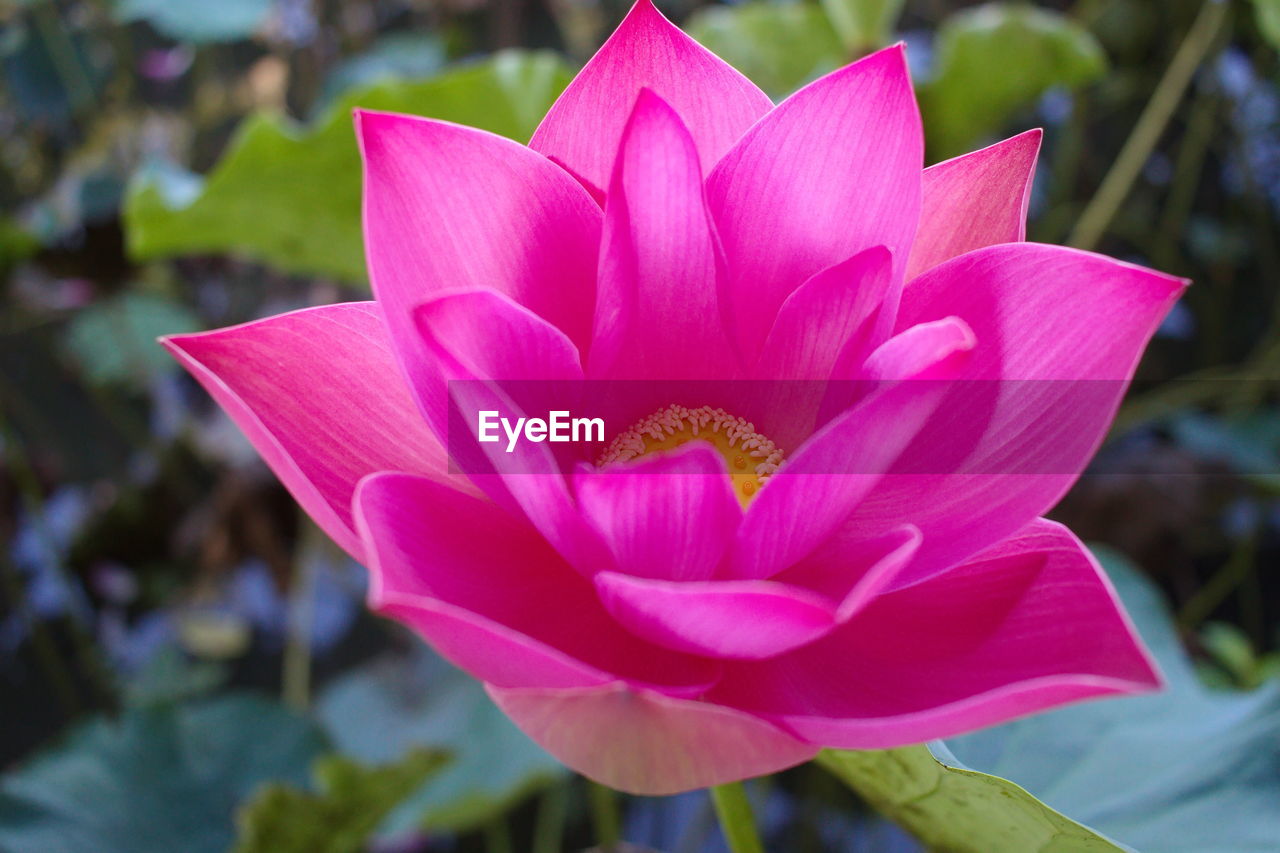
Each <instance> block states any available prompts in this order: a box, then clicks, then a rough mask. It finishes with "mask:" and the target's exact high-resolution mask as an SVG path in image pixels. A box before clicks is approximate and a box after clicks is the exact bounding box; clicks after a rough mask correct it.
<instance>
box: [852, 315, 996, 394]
mask: <svg viewBox="0 0 1280 853" xmlns="http://www.w3.org/2000/svg"><path fill="white" fill-rule="evenodd" d="M976 344H977V339H976V338H975V337H974V335H973V330H972V329H970V328H969V324H968V323H966V322H965V321H964V320H961V319H960V318H959V317H944V318H943V319H941V320H935V321H933V322H932V323H920V324H919V325H916V326H911V327H910V328H908V329H904V330H903V331H901V332H899V333H898V334H896V335H894V336H893V337H892V338H890V339H889V340H887V341H885V342H884V343H883V344H882V345H881V346H880V347H879V348H877V349H876V351H875V352H873V353H871V355H870V356H868V357H867V360H866V361H865V362H864V363H863V365H862V368H861V370H860V371H859V372H860V374H861V376H862V377H864V378H866V379H870V380H874V381H880V382H884V381H897V380H900V379H936V378H939V377H941V376H945V375H954V373H955V371H956V370H957V369H958V363H959V360H960V359H966V360H967V359H968V357H969V355H968V354H969V352H970V350H972V349H973V348H974V346H975V345H976Z"/></svg>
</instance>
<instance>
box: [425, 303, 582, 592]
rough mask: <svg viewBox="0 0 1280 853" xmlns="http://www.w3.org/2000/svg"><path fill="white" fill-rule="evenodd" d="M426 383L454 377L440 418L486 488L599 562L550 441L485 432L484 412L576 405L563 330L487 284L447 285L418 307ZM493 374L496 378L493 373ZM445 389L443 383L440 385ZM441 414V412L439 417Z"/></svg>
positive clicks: (571, 551) (578, 558) (550, 536)
mask: <svg viewBox="0 0 1280 853" xmlns="http://www.w3.org/2000/svg"><path fill="white" fill-rule="evenodd" d="M413 317H414V319H415V321H416V322H417V325H418V331H419V332H420V333H421V336H422V352H423V355H424V359H423V364H424V367H425V368H426V369H427V370H429V371H431V373H429V374H426V375H424V376H423V377H422V379H423V380H424V381H425V382H430V383H434V384H435V385H436V386H442V385H443V384H444V383H445V382H450V383H451V384H450V385H449V386H448V387H449V403H450V409H449V419H448V421H447V423H446V425H445V426H444V427H443V428H441V427H439V426H437V427H436V429H437V433H438V434H439V435H441V436H442V437H445V439H446V441H447V442H448V450H449V452H450V456H451V457H452V458H453V459H455V460H456V461H457V463H458V465H459V466H460V467H461V468H462V470H463V471H464V472H466V473H467V474H468V476H470V477H471V479H472V481H473V482H475V484H476V485H477V486H479V487H480V488H481V489H482V490H483V491H484V492H485V493H486V494H488V495H489V496H490V497H492V498H493V499H494V500H495V501H497V502H498V503H500V504H502V505H503V506H504V507H506V508H507V509H511V510H515V511H516V512H518V513H523V514H524V515H525V516H526V517H527V518H528V519H529V521H530V522H531V523H532V524H533V525H534V526H535V527H536V528H537V529H538V530H539V531H541V532H542V534H543V536H545V537H546V538H547V540H548V541H549V542H551V543H552V544H554V545H555V546H556V548H558V549H559V550H560V553H562V554H563V555H564V556H565V558H566V559H568V560H569V561H570V562H571V563H573V565H575V566H577V567H578V568H579V570H581V571H583V572H588V573H589V572H591V571H595V570H596V569H598V568H599V567H600V566H599V564H600V562H601V561H602V560H603V559H604V552H603V546H602V545H601V543H600V542H599V541H598V538H597V537H596V536H595V534H594V532H593V531H592V530H590V529H589V528H588V527H587V526H586V524H584V523H583V521H582V518H581V517H580V515H579V514H578V511H577V508H576V507H575V506H574V503H573V497H572V495H571V494H570V493H569V486H568V483H567V482H566V479H565V476H564V473H563V472H564V471H565V470H567V469H568V468H569V463H570V461H571V460H561V459H559V458H558V457H557V456H556V454H555V452H554V450H553V448H552V446H551V445H550V444H548V443H546V442H532V441H524V440H521V441H517V442H516V443H515V444H514V446H513V448H512V449H511V450H508V449H507V444H506V442H505V441H504V440H503V437H502V436H501V435H499V436H497V437H498V441H496V442H490V443H485V442H481V441H479V434H478V430H479V413H480V412H482V411H493V412H497V413H498V414H499V416H501V417H505V418H507V419H509V420H511V421H513V422H514V421H515V420H516V419H517V418H520V417H525V416H545V415H546V414H547V413H548V412H549V411H552V410H557V409H563V408H564V407H568V409H567V410H570V411H571V410H572V406H571V405H570V404H569V403H567V402H565V401H564V395H565V393H566V389H567V390H568V392H570V393H571V392H573V391H574V390H577V389H579V388H580V386H581V378H582V368H581V367H580V366H579V364H578V353H577V350H576V349H575V348H574V346H573V344H572V343H571V342H570V341H569V340H568V338H566V337H565V335H564V334H563V333H562V332H561V331H560V330H559V329H557V328H555V327H554V326H552V325H551V324H550V323H548V322H546V321H545V320H543V319H541V318H540V317H538V316H536V315H535V314H533V313H532V312H531V311H529V310H528V309H526V308H523V307H522V306H520V305H518V304H516V303H515V302H513V301H512V300H511V299H509V298H508V297H506V296H503V295H502V294H499V293H496V292H494V291H491V290H474V291H463V292H457V293H444V294H441V295H439V296H437V297H435V298H434V299H431V300H429V301H428V302H426V303H425V304H423V305H421V306H419V307H418V309H417V310H416V311H415V312H414V314H413ZM490 380H493V381H490ZM437 390H439V389H437ZM437 423H439V421H437Z"/></svg>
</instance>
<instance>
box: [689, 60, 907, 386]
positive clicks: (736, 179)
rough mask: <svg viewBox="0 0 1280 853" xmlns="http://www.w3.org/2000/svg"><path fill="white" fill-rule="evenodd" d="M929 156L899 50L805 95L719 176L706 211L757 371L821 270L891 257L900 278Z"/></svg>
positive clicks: (773, 116)
mask: <svg viewBox="0 0 1280 853" xmlns="http://www.w3.org/2000/svg"><path fill="white" fill-rule="evenodd" d="M923 151H924V143H923V138H922V136H921V130H920V113H919V110H918V109H917V107H916V102H915V98H914V96H913V95H912V92H911V81H910V79H909V78H908V76H907V68H906V60H905V57H904V54H903V49H902V47H901V46H898V47H892V48H889V49H887V50H883V51H880V52H879V53H875V54H872V55H871V56H869V57H867V58H866V59H863V60H861V61H859V62H855V63H854V64H853V65H850V66H848V67H846V68H843V69H841V70H839V71H836V72H834V73H832V74H829V75H827V76H826V77H823V78H822V79H820V80H818V81H816V82H814V83H812V84H810V85H808V86H806V87H805V88H803V89H801V90H800V91H799V92H796V93H795V94H794V95H792V96H791V97H790V98H788V99H787V100H786V101H784V102H783V103H782V104H780V105H779V106H778V107H777V109H775V110H773V112H771V113H769V114H768V115H767V116H765V118H763V119H761V120H760V122H759V123H758V124H756V125H755V126H754V127H753V128H752V129H751V130H750V131H749V132H748V133H747V134H746V136H744V137H743V138H742V139H741V141H739V142H738V143H737V144H736V145H735V146H734V147H733V149H732V150H731V151H729V153H728V154H726V155H725V156H724V159H723V160H721V161H720V163H719V164H717V165H716V167H715V169H714V170H712V172H711V174H710V176H708V178H707V201H708V204H709V205H710V207H711V212H712V215H713V216H714V217H715V220H716V226H717V230H718V232H719V234H720V237H721V240H722V241H723V245H724V251H725V255H726V257H727V258H728V262H729V276H730V281H729V288H730V294H731V303H732V311H733V315H734V322H735V323H736V325H737V329H738V334H739V340H740V342H741V344H742V349H743V354H744V356H746V357H747V359H748V363H750V361H751V359H753V358H754V357H755V356H756V355H757V354H758V353H759V351H760V346H761V344H762V343H763V341H764V337H765V334H766V333H767V332H768V331H769V327H770V325H772V323H773V320H774V316H775V315H776V314H777V312H778V308H779V306H780V305H782V302H783V300H784V299H786V298H787V296H788V295H789V294H790V293H791V292H792V291H793V290H795V289H796V288H797V287H799V286H800V285H801V284H802V283H803V282H804V281H805V280H806V279H807V278H809V277H810V276H811V275H813V274H814V273H816V272H818V271H819V270H822V269H824V268H826V267H829V266H831V265H832V264H835V263H838V262H840V261H843V260H845V259H847V258H849V257H851V256H853V255H854V254H856V253H857V252H860V251H862V250H864V249H867V248H870V247H871V246H886V247H888V249H889V250H890V251H891V252H892V253H893V255H894V258H895V263H896V265H897V266H896V269H895V273H896V275H895V278H897V277H900V275H901V273H902V271H903V270H904V269H905V267H906V257H907V252H908V250H909V249H910V246H911V240H912V237H913V236H914V234H915V230H916V221H917V219H918V217H919V214H920V172H921V166H922V164H923ZM892 313H893V312H892V311H889V312H886V315H885V318H884V319H885V322H886V323H887V324H891V323H892Z"/></svg>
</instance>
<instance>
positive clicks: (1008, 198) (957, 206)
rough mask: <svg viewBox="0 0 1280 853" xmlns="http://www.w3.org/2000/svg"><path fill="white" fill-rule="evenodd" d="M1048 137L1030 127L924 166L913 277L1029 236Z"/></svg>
mask: <svg viewBox="0 0 1280 853" xmlns="http://www.w3.org/2000/svg"><path fill="white" fill-rule="evenodd" d="M1043 136H1044V133H1043V131H1041V130H1038V129H1037V130H1029V131H1027V132H1026V133H1021V134H1019V135H1017V136H1015V137H1013V138H1012V139H1006V140H1005V141H1004V142H997V143H996V144H995V145H992V146H991V147H989V148H983V149H982V150H981V151H974V152H973V153H971V154H965V155H964V156H962V157H956V158H955V159H953V160H947V161H946V162H944V163H939V164H937V165H936V166H930V167H929V168H928V169H925V170H924V206H923V207H922V208H921V210H920V230H919V231H917V232H916V239H915V243H914V244H912V246H911V259H910V260H909V261H908V263H907V280H908V281H909V280H911V279H913V278H915V277H916V276H917V275H919V274H920V273H922V272H924V271H925V270H928V269H932V268H933V267H936V266H937V265H938V264H940V263H942V262H944V261H949V260H951V259H952V258H954V257H958V256H960V255H963V254H964V253H965V252H971V251H973V250H974V249H981V248H983V247H984V246H994V245H995V244H997V243H1020V242H1022V241H1023V240H1024V239H1026V235H1027V205H1028V204H1029V203H1030V202H1031V182H1032V179H1033V178H1034V177H1035V171H1036V157H1037V155H1038V154H1039V153H1040V140H1041V138H1042V137H1043Z"/></svg>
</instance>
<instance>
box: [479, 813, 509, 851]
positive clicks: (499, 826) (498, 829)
mask: <svg viewBox="0 0 1280 853" xmlns="http://www.w3.org/2000/svg"><path fill="white" fill-rule="evenodd" d="M484 849H485V851H486V853H513V850H514V848H513V847H512V846H511V830H510V829H508V828H507V819H506V818H505V817H503V816H502V815H499V816H498V817H496V818H494V819H493V820H491V821H489V822H488V823H486V824H485V825H484Z"/></svg>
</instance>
